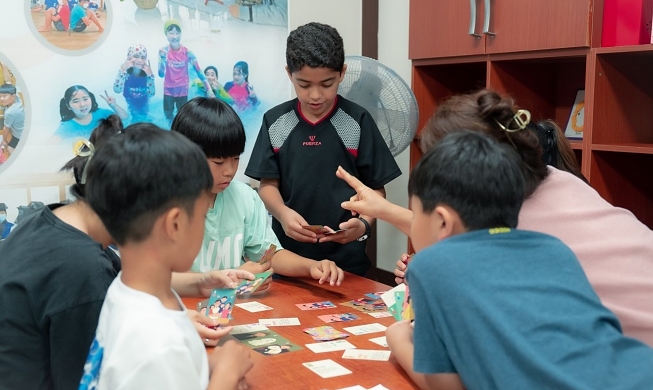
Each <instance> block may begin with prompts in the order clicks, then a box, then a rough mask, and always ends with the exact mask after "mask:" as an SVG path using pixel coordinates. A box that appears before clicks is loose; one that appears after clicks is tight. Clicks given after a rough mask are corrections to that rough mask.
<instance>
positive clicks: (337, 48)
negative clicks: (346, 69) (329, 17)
mask: <svg viewBox="0 0 653 390" xmlns="http://www.w3.org/2000/svg"><path fill="white" fill-rule="evenodd" d="M344 64H345V48H344V43H343V41H342V37H341V36H340V34H339V33H338V30H336V29H335V28H333V27H331V26H329V25H327V24H322V23H316V22H312V23H308V24H305V25H303V26H299V27H297V28H296V29H295V30H293V31H291V32H290V34H289V35H288V39H287V41H286V65H287V66H288V71H289V72H290V73H294V72H297V71H298V70H301V69H302V68H303V67H304V66H308V67H310V68H329V69H331V70H335V71H337V72H341V71H342V68H343V66H344Z"/></svg>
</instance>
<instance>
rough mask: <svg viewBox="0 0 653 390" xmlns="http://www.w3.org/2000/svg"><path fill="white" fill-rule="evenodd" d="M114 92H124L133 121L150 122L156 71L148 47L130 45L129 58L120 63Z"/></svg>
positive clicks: (114, 83)
mask: <svg viewBox="0 0 653 390" xmlns="http://www.w3.org/2000/svg"><path fill="white" fill-rule="evenodd" d="M113 92H115V93H122V94H123V96H124V97H125V101H126V102H127V107H128V108H129V113H130V114H131V121H132V123H136V122H149V121H150V118H149V116H148V111H149V102H150V98H151V97H153V96H154V93H155V86H154V73H153V72H152V68H150V60H148V59H147V48H145V46H143V45H140V44H139V45H134V46H130V47H129V49H128V50H127V59H126V60H125V62H123V63H122V65H120V69H118V75H117V76H116V79H115V81H114V82H113Z"/></svg>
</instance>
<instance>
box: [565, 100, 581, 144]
mask: <svg viewBox="0 0 653 390" xmlns="http://www.w3.org/2000/svg"><path fill="white" fill-rule="evenodd" d="M584 125H585V90H584V89H581V90H579V91H578V92H576V99H574V105H573V106H572V107H571V113H570V114H569V120H568V121H567V127H566V128H565V136H566V137H567V138H569V139H583V128H584V127H585V126H584Z"/></svg>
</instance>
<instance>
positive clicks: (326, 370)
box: [302, 359, 351, 379]
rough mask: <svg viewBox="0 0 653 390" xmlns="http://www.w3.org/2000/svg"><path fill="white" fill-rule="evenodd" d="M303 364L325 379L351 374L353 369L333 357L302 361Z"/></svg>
mask: <svg viewBox="0 0 653 390" xmlns="http://www.w3.org/2000/svg"><path fill="white" fill-rule="evenodd" d="M302 365H303V366H304V367H306V368H308V369H309V370H311V371H313V372H314V373H316V374H317V375H319V376H321V377H322V378H325V379H327V378H333V377H334V376H340V375H347V374H351V371H349V370H348V369H346V368H344V367H343V366H341V365H340V364H338V363H336V362H334V361H333V360H331V359H325V360H318V361H315V362H307V363H302Z"/></svg>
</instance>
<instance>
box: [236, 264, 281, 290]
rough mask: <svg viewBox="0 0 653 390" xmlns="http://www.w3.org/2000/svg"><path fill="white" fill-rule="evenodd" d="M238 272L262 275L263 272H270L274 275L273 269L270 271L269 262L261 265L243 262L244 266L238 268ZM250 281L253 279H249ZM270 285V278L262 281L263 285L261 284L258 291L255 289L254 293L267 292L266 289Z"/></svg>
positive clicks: (270, 265)
mask: <svg viewBox="0 0 653 390" xmlns="http://www.w3.org/2000/svg"><path fill="white" fill-rule="evenodd" d="M238 270H242V271H248V272H251V273H252V274H260V273H263V272H266V271H270V272H272V273H274V269H272V262H271V261H266V262H265V263H263V264H261V263H257V262H255V261H249V260H248V261H245V264H243V265H241V266H240V267H238ZM250 280H254V278H253V277H252V279H250ZM270 283H272V277H269V278H267V279H265V280H264V281H263V283H262V284H261V286H260V287H259V288H258V289H256V292H263V291H265V290H267V289H268V288H270Z"/></svg>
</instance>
